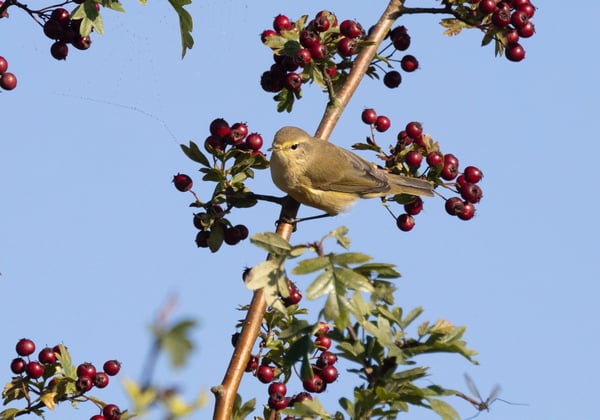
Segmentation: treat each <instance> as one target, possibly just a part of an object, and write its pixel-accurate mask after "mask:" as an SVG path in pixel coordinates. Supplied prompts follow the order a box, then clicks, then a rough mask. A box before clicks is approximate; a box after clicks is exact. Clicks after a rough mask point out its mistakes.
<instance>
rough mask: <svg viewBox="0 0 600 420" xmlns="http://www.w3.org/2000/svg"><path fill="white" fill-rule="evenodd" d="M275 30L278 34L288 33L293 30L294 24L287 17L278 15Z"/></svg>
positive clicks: (274, 25) (274, 24) (275, 20)
mask: <svg viewBox="0 0 600 420" xmlns="http://www.w3.org/2000/svg"><path fill="white" fill-rule="evenodd" d="M273 29H275V30H276V31H277V32H281V31H288V30H290V29H292V22H291V21H290V18H288V17H287V16H285V15H277V16H275V19H274V20H273Z"/></svg>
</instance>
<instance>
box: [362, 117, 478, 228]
mask: <svg viewBox="0 0 600 420" xmlns="http://www.w3.org/2000/svg"><path fill="white" fill-rule="evenodd" d="M380 117H381V116H377V113H376V112H375V110H374V109H371V108H367V109H365V110H363V111H362V114H361V119H362V121H363V122H364V123H365V124H369V125H370V126H371V127H372V130H371V134H372V135H371V137H370V138H368V139H367V142H368V143H367V144H355V145H354V147H355V148H356V149H369V150H374V151H376V152H378V153H379V157H380V158H381V159H383V160H384V161H385V167H386V168H387V169H388V170H389V171H390V172H392V173H398V174H401V175H404V176H412V177H426V178H427V179H429V180H430V181H432V182H434V183H435V184H436V185H441V186H443V187H445V188H447V189H449V190H451V191H454V192H456V193H458V194H460V197H452V198H449V199H446V203H445V208H446V211H447V212H448V214H450V215H453V216H457V217H458V218H459V219H461V220H469V219H471V218H472V217H473V216H474V215H475V204H476V203H478V202H479V201H480V200H481V198H482V197H483V191H482V189H481V187H480V186H479V185H478V183H479V181H481V179H482V178H483V173H482V172H481V170H480V169H479V168H477V167H475V166H467V167H466V168H465V170H464V171H463V172H462V173H460V172H459V161H458V158H457V157H456V156H455V155H453V154H451V153H446V154H442V152H441V151H440V148H439V145H438V143H437V142H435V141H433V139H432V138H431V136H429V135H428V134H425V133H424V132H423V126H422V125H421V123H419V122H417V121H411V122H409V123H408V124H406V127H405V128H404V130H402V131H400V132H399V133H398V135H397V141H396V144H395V146H393V147H390V151H389V153H385V152H384V151H383V150H382V149H381V148H380V147H379V146H378V145H377V144H376V143H375V140H374V132H373V128H375V129H376V130H377V131H380V132H382V131H385V130H381V129H379V128H378V127H377V121H378V119H379V118H380ZM384 118H385V120H384V121H386V129H387V128H389V126H390V123H389V118H387V117H384ZM423 163H425V164H426V165H427V166H426V168H425V169H424V170H421V167H422V165H423ZM394 200H395V201H398V203H400V204H402V205H403V207H404V213H403V214H401V215H400V216H399V217H397V218H396V224H397V226H398V228H399V229H400V230H402V231H405V232H407V231H410V230H412V228H413V227H414V225H415V219H414V216H416V215H417V214H419V213H420V212H421V211H422V210H423V200H422V199H421V198H420V197H415V196H408V197H404V196H400V197H395V198H394Z"/></svg>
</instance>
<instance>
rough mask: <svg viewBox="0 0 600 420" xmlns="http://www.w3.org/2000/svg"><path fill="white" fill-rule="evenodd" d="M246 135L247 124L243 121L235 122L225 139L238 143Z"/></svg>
mask: <svg viewBox="0 0 600 420" xmlns="http://www.w3.org/2000/svg"><path fill="white" fill-rule="evenodd" d="M247 135H248V126H247V125H246V124H244V123H235V124H233V125H232V126H231V129H230V130H229V134H228V135H227V141H229V142H230V143H231V144H240V143H242V142H243V141H244V139H245V138H246V136H247Z"/></svg>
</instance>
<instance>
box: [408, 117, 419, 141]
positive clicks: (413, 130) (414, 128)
mask: <svg viewBox="0 0 600 420" xmlns="http://www.w3.org/2000/svg"><path fill="white" fill-rule="evenodd" d="M405 130H406V135H407V136H408V137H410V138H411V139H416V138H417V137H419V136H420V135H421V134H423V126H422V125H421V123H419V122H417V121H411V122H409V123H408V124H406V128H405Z"/></svg>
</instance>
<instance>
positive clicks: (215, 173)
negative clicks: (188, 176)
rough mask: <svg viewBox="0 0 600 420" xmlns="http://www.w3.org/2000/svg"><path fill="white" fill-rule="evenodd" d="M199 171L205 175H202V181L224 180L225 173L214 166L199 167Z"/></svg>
mask: <svg viewBox="0 0 600 420" xmlns="http://www.w3.org/2000/svg"><path fill="white" fill-rule="evenodd" d="M200 172H203V173H204V174H205V175H204V176H203V177H202V180H203V181H213V182H221V181H225V174H223V172H222V171H221V170H220V169H216V168H200Z"/></svg>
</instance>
